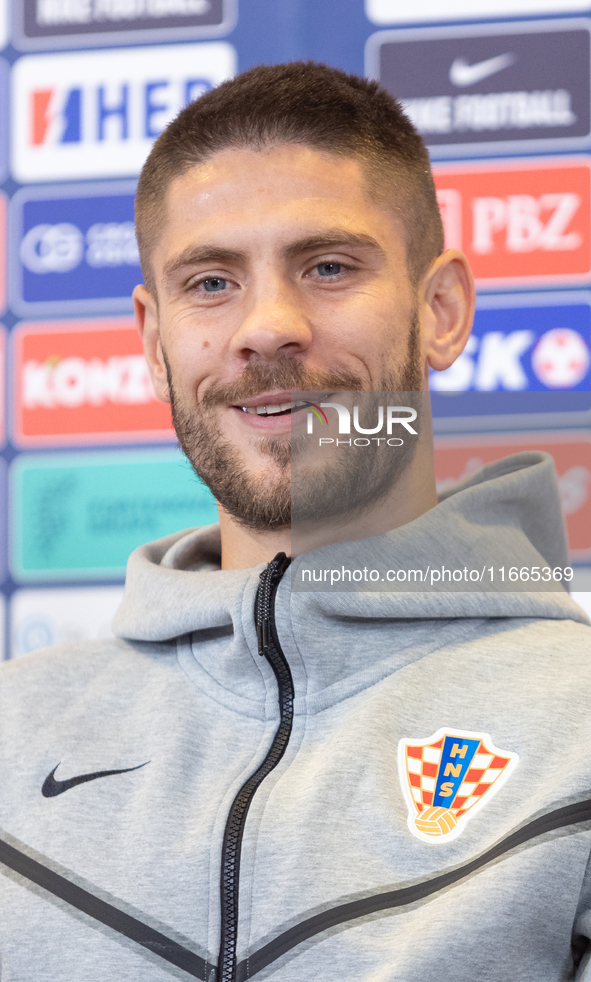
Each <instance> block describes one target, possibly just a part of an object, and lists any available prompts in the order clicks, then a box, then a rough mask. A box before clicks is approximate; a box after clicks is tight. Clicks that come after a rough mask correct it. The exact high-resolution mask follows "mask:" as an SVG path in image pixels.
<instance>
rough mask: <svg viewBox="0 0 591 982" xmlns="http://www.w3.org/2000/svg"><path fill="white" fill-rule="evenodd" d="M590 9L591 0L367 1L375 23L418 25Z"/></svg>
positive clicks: (371, 18) (567, 12)
mask: <svg viewBox="0 0 591 982" xmlns="http://www.w3.org/2000/svg"><path fill="white" fill-rule="evenodd" d="M588 10H589V0H446V3H444V4H443V3H441V0H415V2H414V3H409V4H405V3H401V2H400V0H365V13H366V15H367V18H368V20H370V21H371V22H372V23H373V24H380V25H381V24H417V23H419V22H420V21H435V22H438V21H446V20H478V19H480V18H487V17H519V16H522V15H525V16H533V17H535V16H539V15H541V14H571V13H579V12H581V11H588Z"/></svg>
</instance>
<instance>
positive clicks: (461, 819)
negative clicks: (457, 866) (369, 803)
mask: <svg viewBox="0 0 591 982" xmlns="http://www.w3.org/2000/svg"><path fill="white" fill-rule="evenodd" d="M518 762H519V756H518V754H514V753H511V751H510V750H499V749H498V748H497V747H495V745H494V744H493V742H492V740H491V738H490V736H489V735H488V733H472V732H470V731H468V730H456V729H453V730H452V729H447V728H446V727H443V728H442V729H440V730H437V733H434V734H433V736H431V737H428V738H427V739H425V740H401V741H400V743H399V744H398V773H399V775H400V784H401V785H402V792H403V794H404V798H405V801H406V804H407V805H408V827H409V829H410V831H411V832H412V834H413V835H415V836H416V837H417V839H421V840H422V841H423V842H432V843H433V842H435V843H436V842H449V841H451V840H452V839H456V838H457V837H458V836H459V835H460V833H461V832H462V831H463V830H464V827H465V825H466V822H468V821H469V820H470V819H471V818H472V816H473V815H475V814H476V812H478V811H480V809H481V808H484V806H485V805H486V804H487V802H489V801H490V799H491V798H492V796H493V794H495V793H496V792H497V791H498V790H499V788H500V787H501V785H503V784H504V783H505V781H506V780H507V779H508V778H509V776H510V775H511V774H512V772H513V771H514V770H515V768H516V767H517V764H518Z"/></svg>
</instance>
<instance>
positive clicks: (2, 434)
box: [0, 324, 6, 660]
mask: <svg viewBox="0 0 591 982" xmlns="http://www.w3.org/2000/svg"><path fill="white" fill-rule="evenodd" d="M5 407H6V330H5V329H4V327H2V325H1V324H0V446H3V445H4V443H5V442H6V408H5ZM0 660H1V659H0Z"/></svg>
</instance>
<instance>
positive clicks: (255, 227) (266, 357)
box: [152, 146, 425, 529]
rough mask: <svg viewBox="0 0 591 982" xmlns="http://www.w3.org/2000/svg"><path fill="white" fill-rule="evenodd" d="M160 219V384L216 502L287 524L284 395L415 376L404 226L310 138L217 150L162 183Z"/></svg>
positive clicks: (341, 161) (358, 172)
mask: <svg viewBox="0 0 591 982" xmlns="http://www.w3.org/2000/svg"><path fill="white" fill-rule="evenodd" d="M166 215H167V218H166V223H165V225H164V227H163V229H162V234H161V237H160V239H159V241H158V243H157V244H156V246H155V249H154V251H153V254H152V264H153V271H154V279H155V282H156V288H157V294H158V310H157V312H154V313H153V317H155V318H156V317H157V320H158V331H159V337H160V348H159V350H161V352H162V355H161V357H160V361H161V366H160V369H158V368H157V369H156V371H155V374H154V381H155V385H156V390H157V392H158V394H159V395H161V397H163V398H170V399H171V401H172V404H173V416H174V419H175V426H176V428H177V433H178V435H179V439H180V441H181V444H182V446H183V449H184V450H185V452H186V453H187V455H188V456H189V458H190V459H191V462H192V463H193V465H194V467H195V469H196V470H197V472H198V473H199V474H200V476H201V477H202V478H203V479H204V480H205V481H206V483H208V484H209V486H210V487H211V489H212V491H213V493H214V495H215V497H216V498H217V499H218V501H219V502H220V503H221V504H222V505H223V506H224V507H225V508H226V509H227V510H228V511H229V512H230V513H231V514H233V515H234V516H235V517H236V518H238V519H239V520H240V521H242V522H243V523H244V524H246V525H249V526H250V527H253V528H260V529H269V528H278V527H281V526H282V525H285V524H287V523H288V522H289V505H290V485H289V480H290V469H289V464H290V446H291V428H292V415H291V413H290V411H289V409H286V408H285V407H286V406H287V405H288V404H289V403H290V402H291V393H292V391H293V390H306V391H312V390H313V391H321V392H322V393H323V394H324V393H325V394H326V397H330V396H331V395H332V394H334V393H335V392H338V391H342V390H361V389H363V390H367V391H371V390H375V391H379V390H387V389H392V390H398V391H407V390H411V389H416V388H419V387H421V386H422V385H424V376H425V369H424V358H423V357H422V356H421V353H420V345H419V342H418V324H417V300H416V296H415V292H414V291H413V288H412V285H411V283H410V280H409V276H408V272H407V266H406V251H405V244H404V237H403V229H402V226H401V224H400V222H399V220H398V219H397V218H396V217H395V213H394V211H393V210H392V211H390V210H389V209H388V208H386V207H385V206H384V205H383V204H381V205H379V204H376V203H374V202H372V201H371V200H369V198H368V195H367V191H366V185H365V181H364V174H363V171H362V167H361V165H360V163H359V162H358V161H357V160H353V159H347V158H341V157H338V156H336V155H332V154H324V153H320V152H318V151H315V150H313V149H310V148H307V147H304V146H277V147H274V148H272V149H266V150H263V151H254V150H245V149H241V150H227V151H223V152H220V153H218V154H216V155H215V156H214V157H212V158H211V159H210V160H209V161H207V162H206V163H205V164H203V165H200V166H196V167H194V168H192V169H191V170H190V171H188V172H187V173H186V174H185V175H183V176H182V177H180V178H178V179H177V180H176V181H174V182H173V183H172V185H171V187H170V189H169V192H168V197H167V209H166ZM263 406H266V407H267V411H266V412H265V413H261V407H263ZM278 407H284V408H283V410H282V411H281V413H278V412H277V408H278ZM269 408H270V409H271V411H270V412H269V411H268V410H269ZM257 410H258V411H257Z"/></svg>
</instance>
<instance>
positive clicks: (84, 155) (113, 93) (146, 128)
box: [12, 42, 235, 182]
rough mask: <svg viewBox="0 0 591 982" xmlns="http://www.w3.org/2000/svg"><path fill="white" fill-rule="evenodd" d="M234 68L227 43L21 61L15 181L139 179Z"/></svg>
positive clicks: (16, 78) (15, 112)
mask: <svg viewBox="0 0 591 982" xmlns="http://www.w3.org/2000/svg"><path fill="white" fill-rule="evenodd" d="M234 68H235V51H234V49H233V48H232V47H231V46H230V45H228V44H225V43H223V42H211V43H206V44H193V45H189V44H183V45H169V46H166V45H162V46H158V47H156V48H140V49H132V50H120V51H113V50H111V51H108V52H102V51H95V52H88V53H86V54H83V55H82V54H78V53H75V54H60V55H31V56H28V57H25V58H21V59H20V61H19V62H17V64H16V66H15V69H14V82H15V84H14V106H13V135H12V136H13V140H12V142H13V169H14V172H15V176H16V177H17V179H18V180H20V181H22V182H27V181H32V180H43V181H45V180H52V179H54V180H59V179H62V178H68V177H82V178H86V177H95V176H97V177H100V176H105V177H107V176H108V177H110V176H115V175H118V174H121V175H126V174H136V173H138V172H139V170H140V169H141V166H142V163H143V161H144V160H145V158H146V156H147V154H148V153H149V150H150V146H151V144H152V142H153V141H154V140H155V139H156V137H157V136H159V134H160V133H161V132H162V130H163V129H164V128H165V126H166V125H167V124H168V123H169V122H170V120H171V119H172V118H173V117H174V116H175V115H176V114H177V113H178V111H179V110H180V109H182V108H183V106H185V105H187V103H189V102H192V101H193V100H194V99H197V98H198V97H199V96H201V95H203V93H204V92H207V91H208V90H209V89H211V88H212V87H214V86H215V85H217V84H219V82H221V81H223V80H224V79H225V78H228V77H229V76H231V75H232V74H233V73H234ZM48 79H50V80H51V81H50V84H49V85H48V84H47V83H48Z"/></svg>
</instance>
